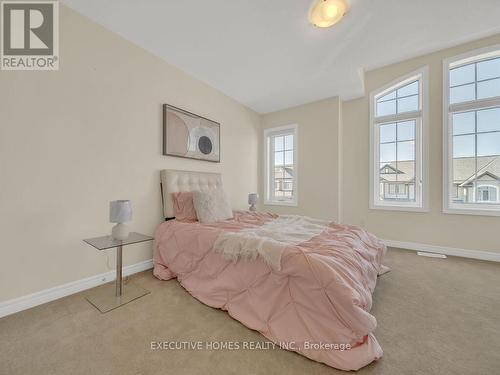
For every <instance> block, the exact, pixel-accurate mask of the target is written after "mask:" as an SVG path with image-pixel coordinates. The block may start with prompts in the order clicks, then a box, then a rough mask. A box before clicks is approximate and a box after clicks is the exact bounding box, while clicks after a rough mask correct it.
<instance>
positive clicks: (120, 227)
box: [109, 200, 132, 241]
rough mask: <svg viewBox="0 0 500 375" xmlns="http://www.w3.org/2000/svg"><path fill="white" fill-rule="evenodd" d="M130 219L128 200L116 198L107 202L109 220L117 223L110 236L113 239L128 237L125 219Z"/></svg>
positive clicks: (130, 207) (130, 210)
mask: <svg viewBox="0 0 500 375" xmlns="http://www.w3.org/2000/svg"><path fill="white" fill-rule="evenodd" d="M130 220H132V204H131V203H130V201H129V200H118V201H112V202H109V221H110V222H111V223H117V224H116V225H115V226H114V227H113V229H112V231H111V236H112V237H113V238H114V239H115V240H121V241H123V240H126V239H127V238H128V233H129V229H128V225H127V224H125V223H126V222H127V221H130Z"/></svg>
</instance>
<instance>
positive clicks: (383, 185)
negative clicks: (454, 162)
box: [370, 67, 428, 211]
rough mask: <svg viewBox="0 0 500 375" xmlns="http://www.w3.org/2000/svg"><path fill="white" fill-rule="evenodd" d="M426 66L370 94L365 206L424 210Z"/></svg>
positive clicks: (425, 180)
mask: <svg viewBox="0 0 500 375" xmlns="http://www.w3.org/2000/svg"><path fill="white" fill-rule="evenodd" d="M427 72H428V68H427V67H425V68H423V69H420V70H418V71H416V72H413V73H411V74H409V75H407V76H405V77H402V78H400V79H398V80H397V81H395V82H392V83H390V84H389V85H387V86H385V87H382V88H380V89H379V90H376V91H375V92H373V93H371V95H370V139H371V153H370V155H371V161H370V208H372V209H386V210H404V211H427V209H428V204H427V200H428V194H427V190H428V184H427V180H428V178H427V174H428V168H427V160H428V158H427V144H428V142H427V139H426V138H427V111H428V108H427V107H428V105H427V102H428V94H427V93H428V83H427V75H428V73H427Z"/></svg>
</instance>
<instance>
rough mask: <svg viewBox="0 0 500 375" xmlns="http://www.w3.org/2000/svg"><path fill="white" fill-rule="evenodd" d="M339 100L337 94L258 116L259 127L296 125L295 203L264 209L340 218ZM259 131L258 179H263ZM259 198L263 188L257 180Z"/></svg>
mask: <svg viewBox="0 0 500 375" xmlns="http://www.w3.org/2000/svg"><path fill="white" fill-rule="evenodd" d="M340 113H341V108H340V101H339V98H338V97H335V98H331V99H326V100H321V101H318V102H314V103H311V104H305V105H301V106H298V107H294V108H289V109H286V110H283V111H278V112H272V113H268V114H265V115H263V116H262V128H263V129H267V128H272V127H276V126H283V125H290V124H297V125H298V134H299V142H298V169H299V188H298V191H299V195H298V198H299V200H298V206H297V207H288V206H274V205H262V208H263V209H264V210H266V211H271V212H277V213H283V214H301V215H308V216H313V217H318V218H324V219H334V220H339V219H340V205H339V195H340V189H339V187H340V179H339V177H340V176H341V175H340V173H339V171H340V157H341V153H340V145H339V140H340V138H339V133H340V127H341V126H340ZM263 132H264V130H262V132H261V159H260V160H261V162H260V169H261V181H263V176H262V171H263V161H262V155H263V153H264V151H263V148H262V147H263V144H264V143H263V137H264V135H263ZM260 194H261V197H262V199H261V201H263V200H264V199H263V197H264V191H263V184H261V191H260Z"/></svg>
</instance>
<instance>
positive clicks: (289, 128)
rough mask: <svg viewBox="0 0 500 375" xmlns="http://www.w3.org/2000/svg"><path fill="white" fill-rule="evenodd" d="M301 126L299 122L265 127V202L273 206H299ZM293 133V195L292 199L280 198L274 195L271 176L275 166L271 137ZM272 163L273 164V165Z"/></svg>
mask: <svg viewBox="0 0 500 375" xmlns="http://www.w3.org/2000/svg"><path fill="white" fill-rule="evenodd" d="M298 129H299V127H298V125H297V124H291V125H284V126H277V127H272V128H267V129H264V143H263V144H264V204H265V205H273V206H298V201H299V200H298V194H299V189H298V186H299V184H298V181H299V170H298V138H299V131H298ZM287 134H293V171H294V176H293V196H292V199H287V200H279V199H276V198H275V197H274V196H272V192H273V191H274V183H275V180H274V178H273V177H272V176H271V171H272V170H273V168H274V162H273V159H272V154H273V152H274V151H273V150H272V145H271V139H273V137H276V136H280V135H287ZM271 163H272V165H271Z"/></svg>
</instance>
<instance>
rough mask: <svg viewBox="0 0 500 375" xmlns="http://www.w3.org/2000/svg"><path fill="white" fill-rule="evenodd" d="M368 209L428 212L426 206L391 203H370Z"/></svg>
mask: <svg viewBox="0 0 500 375" xmlns="http://www.w3.org/2000/svg"><path fill="white" fill-rule="evenodd" d="M370 210H384V211H403V212H404V211H406V212H429V209H428V208H427V207H418V206H391V205H384V206H382V205H374V204H372V205H370Z"/></svg>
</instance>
